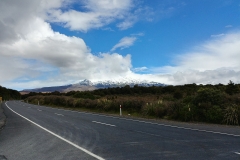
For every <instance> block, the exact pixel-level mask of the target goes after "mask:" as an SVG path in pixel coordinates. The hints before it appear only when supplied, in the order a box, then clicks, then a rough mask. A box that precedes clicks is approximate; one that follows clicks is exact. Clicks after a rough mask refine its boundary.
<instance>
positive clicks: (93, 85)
mask: <svg viewBox="0 0 240 160" xmlns="http://www.w3.org/2000/svg"><path fill="white" fill-rule="evenodd" d="M126 85H129V86H130V87H133V86H134V85H138V86H144V87H150V86H165V84H163V83H158V82H153V81H139V80H133V79H125V80H124V81H123V80H121V81H120V80H119V81H111V80H108V81H95V82H91V81H90V80H87V79H84V80H82V81H80V82H79V83H76V84H71V85H65V86H53V87H43V88H37V89H26V90H23V91H22V92H54V91H59V92H69V91H86V90H95V89H100V88H114V87H124V86H126Z"/></svg>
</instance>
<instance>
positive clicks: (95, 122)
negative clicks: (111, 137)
mask: <svg viewBox="0 0 240 160" xmlns="http://www.w3.org/2000/svg"><path fill="white" fill-rule="evenodd" d="M92 122H93V123H98V124H103V125H106V126H111V127H116V126H115V125H112V124H107V123H102V122H97V121H92Z"/></svg>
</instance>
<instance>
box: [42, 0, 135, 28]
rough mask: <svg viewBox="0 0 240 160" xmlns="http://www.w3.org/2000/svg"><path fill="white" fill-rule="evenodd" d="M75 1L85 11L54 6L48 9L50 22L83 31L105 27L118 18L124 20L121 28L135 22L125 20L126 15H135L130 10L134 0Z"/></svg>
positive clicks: (47, 17)
mask: <svg viewBox="0 0 240 160" xmlns="http://www.w3.org/2000/svg"><path fill="white" fill-rule="evenodd" d="M73 2H75V3H79V5H82V6H83V8H84V11H77V10H73V9H69V10H64V11H63V10H61V8H60V7H61V6H58V7H55V6H54V7H52V8H51V9H50V10H47V16H45V18H46V19H47V20H48V21H50V22H56V23H61V24H63V25H64V26H65V27H67V28H70V29H71V30H79V31H83V32H87V31H88V30H90V29H94V28H100V27H103V26H105V25H108V24H110V23H112V22H114V21H116V20H120V21H123V22H121V24H122V27H120V28H125V29H126V28H129V27H131V26H132V25H133V22H132V23H131V25H130V24H126V22H125V17H129V16H130V17H134V15H133V14H131V12H130V11H131V9H132V8H133V7H134V5H133V0H121V1H117V0H98V1H96V0H85V1H79V2H76V1H73ZM135 22H136V21H135ZM135 22H134V23H135Z"/></svg>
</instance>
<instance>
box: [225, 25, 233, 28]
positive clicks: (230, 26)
mask: <svg viewBox="0 0 240 160" xmlns="http://www.w3.org/2000/svg"><path fill="white" fill-rule="evenodd" d="M232 27H233V26H232V25H226V26H225V28H232Z"/></svg>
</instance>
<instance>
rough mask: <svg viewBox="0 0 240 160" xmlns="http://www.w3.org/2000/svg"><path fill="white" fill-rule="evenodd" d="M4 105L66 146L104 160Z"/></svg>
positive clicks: (102, 159)
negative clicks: (68, 145) (66, 144)
mask: <svg viewBox="0 0 240 160" xmlns="http://www.w3.org/2000/svg"><path fill="white" fill-rule="evenodd" d="M5 104H6V106H7V108H8V109H10V110H11V111H12V112H13V113H15V114H17V115H19V116H20V117H22V118H24V119H26V120H27V121H29V122H31V123H32V124H34V125H36V126H38V127H39V128H41V129H43V130H44V131H46V132H48V133H50V134H52V135H54V136H55V137H57V138H59V139H61V140H63V141H65V142H67V143H68V144H70V145H72V146H74V147H76V148H77V149H80V150H82V151H83V152H85V153H87V154H89V155H90V156H92V157H95V158H96V159H98V160H104V158H102V157H100V156H98V155H96V154H94V153H92V152H90V151H88V150H86V149H84V148H82V147H80V146H78V145H76V144H75V143H73V142H71V141H69V140H67V139H65V138H63V137H61V136H59V135H57V134H55V133H54V132H52V131H50V130H48V129H46V128H44V127H42V126H40V125H39V124H37V123H35V122H33V121H31V120H30V119H28V118H26V117H24V116H22V115H21V114H19V113H17V112H15V111H14V110H12V109H11V108H10V107H9V106H8V105H7V102H6V103H5Z"/></svg>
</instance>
